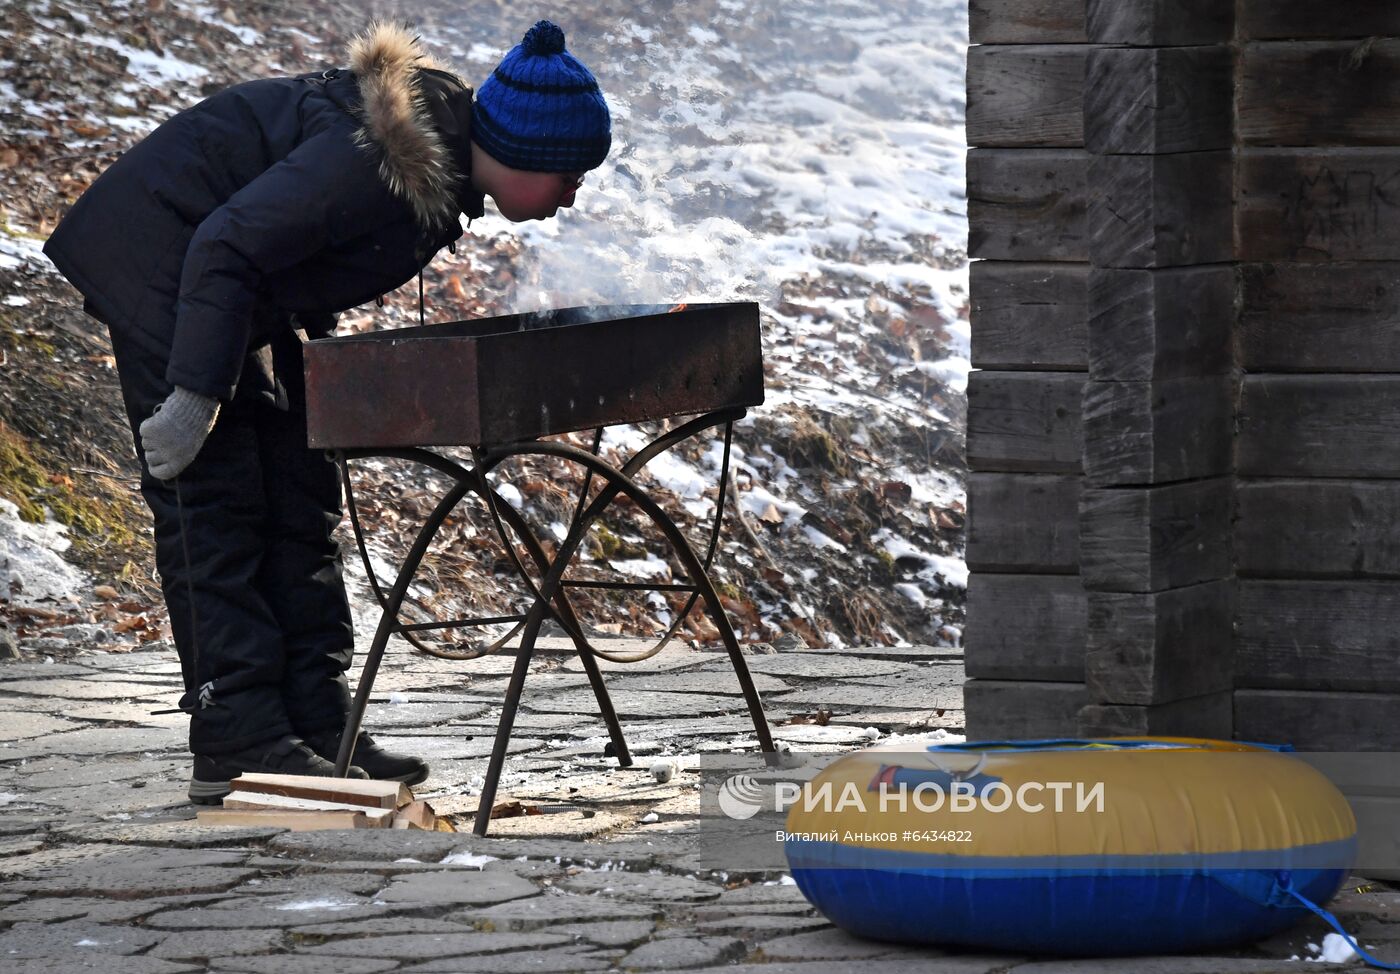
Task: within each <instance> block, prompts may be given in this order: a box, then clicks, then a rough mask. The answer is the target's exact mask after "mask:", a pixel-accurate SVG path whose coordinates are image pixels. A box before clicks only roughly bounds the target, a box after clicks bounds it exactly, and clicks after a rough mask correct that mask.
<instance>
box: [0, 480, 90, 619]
mask: <svg viewBox="0 0 1400 974" xmlns="http://www.w3.org/2000/svg"><path fill="white" fill-rule="evenodd" d="M67 534H68V529H67V528H66V527H64V526H63V525H61V524H59V523H57V522H56V521H51V520H50V521H45V522H44V523H43V524H31V523H29V522H28V521H22V520H20V517H19V508H18V507H16V506H15V505H14V504H13V503H11V502H10V501H8V500H5V499H3V498H0V581H3V582H4V583H5V585H6V586H7V591H10V592H13V593H14V596H13V597H14V598H16V599H17V600H18V599H22V600H24V601H25V602H34V601H37V600H42V599H62V598H68V597H71V596H72V595H73V594H74V593H75V592H79V591H82V590H85V589H87V588H88V587H89V586H90V582H89V580H88V579H87V576H86V575H85V574H84V573H83V572H82V571H80V570H79V569H77V568H75V567H73V566H72V565H70V564H68V562H66V561H64V560H63V558H62V557H61V555H62V553H63V552H64V551H66V550H67V549H68V547H69V545H70V544H71V542H70V541H69V540H68V537H67Z"/></svg>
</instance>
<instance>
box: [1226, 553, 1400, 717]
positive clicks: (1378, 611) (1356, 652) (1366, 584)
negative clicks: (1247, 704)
mask: <svg viewBox="0 0 1400 974" xmlns="http://www.w3.org/2000/svg"><path fill="white" fill-rule="evenodd" d="M1235 612H1236V620H1235V623H1236V628H1237V629H1238V641H1237V643H1236V647H1235V683H1236V685H1237V686H1240V687H1274V688H1282V689H1292V690H1353V691H1367V692H1385V693H1397V692H1400V583H1397V582H1395V581H1388V582H1380V581H1359V580H1354V579H1353V580H1348V581H1345V582H1339V581H1330V582H1321V581H1283V580H1273V579H1241V580H1240V582H1239V592H1238V596H1237V606H1236V610H1235ZM1391 720H1392V721H1394V720H1395V718H1394V717H1393V716H1392V718H1391Z"/></svg>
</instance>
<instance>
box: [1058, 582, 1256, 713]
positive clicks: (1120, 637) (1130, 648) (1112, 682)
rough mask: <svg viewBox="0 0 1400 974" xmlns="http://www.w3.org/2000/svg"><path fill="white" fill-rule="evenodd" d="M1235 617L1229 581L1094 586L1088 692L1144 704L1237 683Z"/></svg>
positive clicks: (1108, 700) (1105, 700)
mask: <svg viewBox="0 0 1400 974" xmlns="http://www.w3.org/2000/svg"><path fill="white" fill-rule="evenodd" d="M1230 623H1231V616H1230V583H1229V582H1227V581H1216V582H1206V583H1205V584H1202V585H1190V586H1187V587H1185V588H1174V589H1169V590H1167V591H1165V592H1150V593H1143V594H1137V593H1121V592H1091V593H1089V616H1088V645H1087V648H1086V651H1085V656H1084V682H1085V684H1086V685H1087V686H1088V687H1089V695H1090V696H1091V697H1093V698H1094V700H1096V701H1097V702H1099V703H1105V704H1136V705H1144V706H1146V705H1156V704H1164V703H1171V702H1173V701H1176V700H1185V699H1188V698H1191V697H1200V696H1204V695H1206V694H1212V693H1221V692H1228V691H1229V690H1232V689H1233V688H1234V683H1233V680H1234V669H1233V667H1232V665H1231V655H1230V653H1231V642H1232V640H1233V634H1232V632H1231V629H1230ZM1227 709H1228V708H1227Z"/></svg>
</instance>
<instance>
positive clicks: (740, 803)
mask: <svg viewBox="0 0 1400 974" xmlns="http://www.w3.org/2000/svg"><path fill="white" fill-rule="evenodd" d="M716 797H717V798H718V800H719V808H720V811H722V812H724V814H726V815H728V816H729V817H730V818H733V819H739V820H740V821H742V820H744V819H748V818H753V817H754V816H755V815H757V814H758V810H759V809H760V808H762V807H763V789H762V788H761V787H760V786H759V784H758V782H757V781H755V780H754V779H753V778H752V777H751V776H749V775H746V774H736V775H731V776H730V777H729V778H726V779H725V782H724V784H722V785H720V786H719V794H718V795H717V796H716Z"/></svg>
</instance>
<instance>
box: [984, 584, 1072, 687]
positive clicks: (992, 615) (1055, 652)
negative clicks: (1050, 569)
mask: <svg viewBox="0 0 1400 974" xmlns="http://www.w3.org/2000/svg"><path fill="white" fill-rule="evenodd" d="M1087 608H1088V598H1087V595H1086V593H1085V592H1084V586H1083V585H1081V584H1080V581H1079V576H1078V575H995V574H990V573H987V572H981V571H974V572H973V573H972V575H971V577H970V578H969V579H968V583H967V628H966V631H965V632H964V635H963V642H964V643H965V644H966V646H967V662H966V671H967V675H968V676H969V677H975V678H978V679H988V680H1058V681H1063V682H1074V683H1078V682H1082V681H1083V679H1084V645H1085V625H1086V612H1087Z"/></svg>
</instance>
